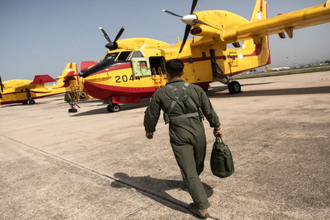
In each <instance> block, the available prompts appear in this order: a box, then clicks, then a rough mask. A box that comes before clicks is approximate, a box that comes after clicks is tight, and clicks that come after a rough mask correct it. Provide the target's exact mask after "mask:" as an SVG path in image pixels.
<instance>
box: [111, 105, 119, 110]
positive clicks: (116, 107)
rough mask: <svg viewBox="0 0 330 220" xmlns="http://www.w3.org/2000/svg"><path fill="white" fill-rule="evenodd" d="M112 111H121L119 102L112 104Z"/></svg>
mask: <svg viewBox="0 0 330 220" xmlns="http://www.w3.org/2000/svg"><path fill="white" fill-rule="evenodd" d="M111 109H112V112H119V111H120V105H118V104H113V105H112V106H111Z"/></svg>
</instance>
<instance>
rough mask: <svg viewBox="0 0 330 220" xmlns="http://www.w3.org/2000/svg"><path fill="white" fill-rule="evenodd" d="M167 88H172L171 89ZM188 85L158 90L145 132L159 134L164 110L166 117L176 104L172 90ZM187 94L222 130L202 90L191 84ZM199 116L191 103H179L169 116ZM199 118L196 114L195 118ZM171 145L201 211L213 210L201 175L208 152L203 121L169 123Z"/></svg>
mask: <svg viewBox="0 0 330 220" xmlns="http://www.w3.org/2000/svg"><path fill="white" fill-rule="evenodd" d="M168 84H170V85H172V86H171V87H172V88H171V87H170V86H168ZM184 84H185V82H184V81H183V80H182V79H176V80H172V81H169V82H168V83H167V84H166V85H167V86H165V87H163V88H161V89H159V90H157V91H156V92H155V93H154V95H153V97H152V98H151V101H150V103H149V106H148V108H147V110H146V112H145V116H144V127H145V130H146V132H148V133H153V132H154V131H156V129H155V128H156V125H157V122H158V119H159V116H160V110H161V109H162V110H163V111H164V112H166V113H167V111H168V109H169V106H170V105H171V103H172V100H173V96H175V95H174V93H173V87H174V88H177V89H178V90H181V91H182V88H183V86H184ZM185 91H186V94H188V96H190V97H191V99H192V100H193V101H194V103H195V104H196V105H197V107H199V108H200V109H201V110H202V112H203V114H204V116H205V117H206V119H207V120H208V121H209V123H210V126H211V127H220V122H219V118H218V116H217V114H216V113H215V112H214V110H213V107H212V104H211V103H210V100H209V98H208V97H207V95H206V94H205V92H204V91H203V89H202V88H200V87H199V86H197V85H193V84H189V85H188V87H186V89H185ZM191 113H196V109H195V108H194V106H193V105H192V104H191V102H189V101H188V100H184V101H177V102H176V104H175V105H174V107H173V110H172V111H171V113H170V117H171V115H172V116H174V117H175V116H179V115H183V114H190V115H192V114H191ZM195 115H196V114H195ZM169 135H170V142H171V146H172V149H173V152H174V156H175V159H176V161H177V163H178V165H179V167H180V170H181V174H182V177H183V180H184V182H185V183H186V185H187V188H188V191H189V193H190V195H191V197H192V199H193V201H194V204H195V205H196V206H197V207H198V209H206V208H208V207H209V206H210V204H209V202H208V199H207V195H206V193H205V190H204V187H203V185H202V182H201V180H200V178H199V174H201V173H202V171H203V169H204V159H205V152H206V136H205V130H204V125H203V122H202V119H201V117H200V116H199V115H197V116H193V117H182V116H181V117H179V118H177V119H170V120H169Z"/></svg>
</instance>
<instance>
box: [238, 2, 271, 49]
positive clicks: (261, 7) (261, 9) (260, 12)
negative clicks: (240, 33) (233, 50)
mask: <svg viewBox="0 0 330 220" xmlns="http://www.w3.org/2000/svg"><path fill="white" fill-rule="evenodd" d="M267 17H268V14H267V2H266V1H265V0H256V4H255V6H254V9H253V12H252V15H251V19H250V22H251V23H253V22H257V21H259V20H263V19H267ZM259 44H262V48H269V45H268V36H266V37H261V38H260V37H258V36H255V38H254V39H253V40H246V41H244V47H245V48H254V47H255V46H256V45H259Z"/></svg>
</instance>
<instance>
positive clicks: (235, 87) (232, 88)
mask: <svg viewBox="0 0 330 220" xmlns="http://www.w3.org/2000/svg"><path fill="white" fill-rule="evenodd" d="M228 89H229V93H230V94H236V93H240V92H242V91H241V84H239V82H237V81H232V82H230V83H229V85H228Z"/></svg>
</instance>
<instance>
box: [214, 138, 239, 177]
mask: <svg viewBox="0 0 330 220" xmlns="http://www.w3.org/2000/svg"><path fill="white" fill-rule="evenodd" d="M211 170H212V173H213V175H214V176H217V177H220V178H226V177H228V176H230V175H232V174H233V173H234V171H235V169H234V160H233V156H232V155H231V152H230V149H229V147H228V146H227V145H226V144H225V143H223V141H222V139H221V137H220V136H217V138H216V140H215V142H214V144H213V149H212V154H211Z"/></svg>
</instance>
